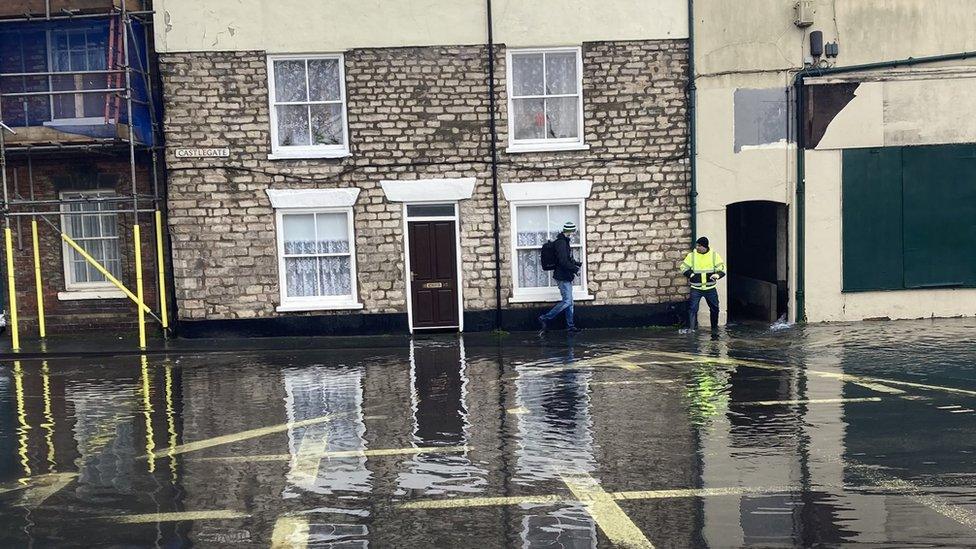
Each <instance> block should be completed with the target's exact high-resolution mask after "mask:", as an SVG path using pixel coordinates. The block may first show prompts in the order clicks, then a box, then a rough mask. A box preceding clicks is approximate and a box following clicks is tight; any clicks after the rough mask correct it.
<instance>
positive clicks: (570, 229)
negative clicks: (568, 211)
mask: <svg viewBox="0 0 976 549" xmlns="http://www.w3.org/2000/svg"><path fill="white" fill-rule="evenodd" d="M563 232H564V233H575V232H576V223H573V222H572V221H567V222H566V223H565V224H564V225H563Z"/></svg>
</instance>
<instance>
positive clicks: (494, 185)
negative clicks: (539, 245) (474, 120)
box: [486, 0, 502, 330]
mask: <svg viewBox="0 0 976 549" xmlns="http://www.w3.org/2000/svg"><path fill="white" fill-rule="evenodd" d="M486 2H487V8H488V125H489V130H490V134H491V135H490V139H491V143H490V147H491V206H492V215H493V221H494V233H495V329H496V330H500V329H501V328H502V258H501V243H500V241H499V235H498V232H499V230H500V228H499V221H498V126H497V121H496V120H495V34H494V31H493V28H492V27H493V26H494V25H492V19H491V0H486Z"/></svg>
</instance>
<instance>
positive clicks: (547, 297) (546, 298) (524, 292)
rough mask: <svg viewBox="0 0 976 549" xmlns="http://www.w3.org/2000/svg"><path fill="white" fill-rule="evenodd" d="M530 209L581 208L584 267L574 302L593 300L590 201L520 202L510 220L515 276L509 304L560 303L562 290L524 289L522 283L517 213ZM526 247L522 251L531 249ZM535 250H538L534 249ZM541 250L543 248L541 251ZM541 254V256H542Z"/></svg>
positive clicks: (512, 206) (511, 205)
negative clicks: (589, 288)
mask: <svg viewBox="0 0 976 549" xmlns="http://www.w3.org/2000/svg"><path fill="white" fill-rule="evenodd" d="M526 206H548V207H553V206H577V207H578V208H579V212H580V216H579V218H580V223H579V226H578V227H577V231H579V235H580V262H581V263H583V265H582V266H581V267H580V272H579V278H578V279H576V280H574V281H573V299H574V300H576V301H589V300H592V299H593V296H592V295H590V294H589V292H588V291H587V276H586V274H587V268H586V263H587V259H586V255H587V254H586V199H582V198H580V199H570V200H519V201H512V202H510V203H509V208H510V210H509V216H510V219H511V231H510V234H511V238H510V240H511V243H510V244H511V249H510V253H511V255H510V257H511V258H512V259H511V261H510V262H509V263H511V272H512V296H511V297H510V298H509V299H508V302H509V303H536V302H550V301H559V300H560V299H561V296H560V294H559V287H557V286H551V287H545V288H521V287H519V282H518V250H519V249H520V247H519V246H518V214H517V212H516V210H517V209H518V208H523V207H526ZM527 248H529V247H528V246H522V247H521V249H527ZM533 248H534V247H533ZM538 249H541V246H540V247H539V248H538ZM540 253H541V252H540Z"/></svg>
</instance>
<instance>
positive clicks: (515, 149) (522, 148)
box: [505, 143, 590, 154]
mask: <svg viewBox="0 0 976 549" xmlns="http://www.w3.org/2000/svg"><path fill="white" fill-rule="evenodd" d="M588 150H590V146H589V145H587V144H586V143H534V144H531V145H528V144H523V145H519V144H515V145H509V146H508V148H507V149H505V152H507V153H509V154H518V153H533V152H558V151H588Z"/></svg>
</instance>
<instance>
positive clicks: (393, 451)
mask: <svg viewBox="0 0 976 549" xmlns="http://www.w3.org/2000/svg"><path fill="white" fill-rule="evenodd" d="M469 449H470V447H469V446H425V447H420V448H390V449H385V450H347V451H339V452H321V453H319V454H314V455H312V454H310V455H309V457H319V458H347V457H383V456H399V455H408V454H451V453H458V452H467V451H468V450H469ZM292 457H294V456H292V455H291V454H261V455H254V456H217V457H204V458H199V459H196V460H194V461H224V462H227V463H251V462H261V461H288V460H290V459H292Z"/></svg>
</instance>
